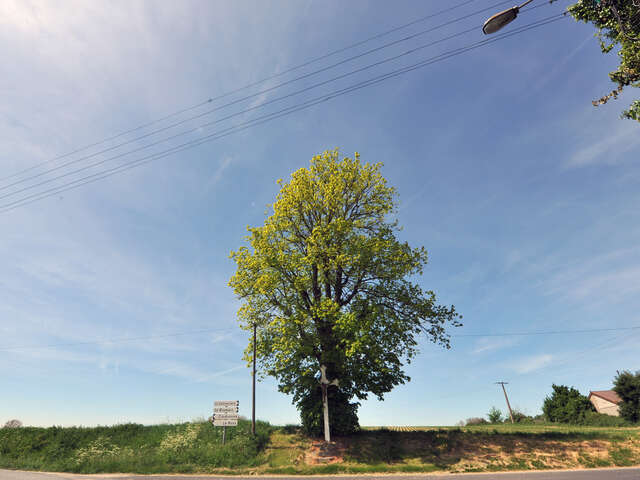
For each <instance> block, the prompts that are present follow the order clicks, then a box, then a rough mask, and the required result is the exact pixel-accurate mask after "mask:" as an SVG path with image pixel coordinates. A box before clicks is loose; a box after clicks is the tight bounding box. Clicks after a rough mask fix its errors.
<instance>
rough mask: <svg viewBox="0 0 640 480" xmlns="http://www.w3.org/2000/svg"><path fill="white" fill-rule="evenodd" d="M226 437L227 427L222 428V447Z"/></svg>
mask: <svg viewBox="0 0 640 480" xmlns="http://www.w3.org/2000/svg"><path fill="white" fill-rule="evenodd" d="M226 436H227V427H222V444H223V445H224V441H225V439H226Z"/></svg>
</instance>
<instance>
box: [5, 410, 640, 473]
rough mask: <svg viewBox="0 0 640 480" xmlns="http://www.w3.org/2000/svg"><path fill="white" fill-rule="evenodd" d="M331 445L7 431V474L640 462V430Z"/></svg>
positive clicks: (291, 435) (524, 428)
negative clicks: (324, 447) (18, 471)
mask: <svg viewBox="0 0 640 480" xmlns="http://www.w3.org/2000/svg"><path fill="white" fill-rule="evenodd" d="M334 440H335V444H334V446H333V448H332V449H331V450H330V451H329V452H323V451H321V448H320V447H321V445H322V442H321V441H320V440H319V439H312V438H308V437H305V436H304V435H302V434H301V433H300V432H299V431H298V430H297V429H296V428H295V427H273V426H271V425H269V424H267V423H264V422H259V424H258V436H257V438H255V439H254V438H252V437H251V435H250V424H249V422H247V421H241V422H240V423H239V426H238V427H237V428H228V429H227V444H226V445H222V443H221V429H220V428H215V429H214V428H213V427H212V426H211V425H209V424H207V423H186V424H180V425H155V426H143V425H134V424H129V425H116V426H113V427H97V428H77V427H74V428H60V427H52V428H32V427H23V428H18V429H0V468H14V469H25V470H49V471H69V472H80V473H99V472H121V473H177V472H182V473H234V474H268V473H273V474H313V473H316V474H322V473H324V474H330V473H367V472H431V471H449V472H491V471H507V470H541V469H563V468H592V467H607V466H633V465H640V427H635V428H611V427H579V426H570V425H549V424H546V425H522V424H515V425H511V424H498V425H482V426H471V427H464V428H458V427H428V426H423V427H419V426H415V427H400V426H397V427H364V428H363V429H362V431H361V432H360V433H358V434H355V435H353V436H350V437H342V438H341V437H338V438H335V439H334Z"/></svg>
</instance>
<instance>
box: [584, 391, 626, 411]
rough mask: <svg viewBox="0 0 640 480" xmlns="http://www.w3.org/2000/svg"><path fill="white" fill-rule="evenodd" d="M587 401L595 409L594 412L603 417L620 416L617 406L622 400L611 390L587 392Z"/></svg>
mask: <svg viewBox="0 0 640 480" xmlns="http://www.w3.org/2000/svg"><path fill="white" fill-rule="evenodd" d="M589 401H590V402H591V403H593V406H594V407H596V412H598V413H604V414H605V415H613V416H614V417H619V416H620V411H619V409H618V404H619V403H620V402H621V401H622V399H621V398H620V397H619V396H618V394H617V393H616V392H614V391H613V390H596V391H593V392H589Z"/></svg>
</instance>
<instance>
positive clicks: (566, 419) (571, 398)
mask: <svg viewBox="0 0 640 480" xmlns="http://www.w3.org/2000/svg"><path fill="white" fill-rule="evenodd" d="M552 388H553V393H552V394H551V396H550V397H547V398H545V399H544V404H543V405H542V411H543V412H544V415H545V417H546V418H547V420H549V421H550V422H560V423H573V424H584V423H585V421H586V420H585V419H586V415H587V412H593V411H594V410H595V408H594V407H593V405H592V404H591V402H590V401H589V399H588V398H587V397H585V396H584V395H582V394H581V393H580V392H579V391H578V390H576V389H575V388H573V387H567V386H565V385H555V384H553V385H552Z"/></svg>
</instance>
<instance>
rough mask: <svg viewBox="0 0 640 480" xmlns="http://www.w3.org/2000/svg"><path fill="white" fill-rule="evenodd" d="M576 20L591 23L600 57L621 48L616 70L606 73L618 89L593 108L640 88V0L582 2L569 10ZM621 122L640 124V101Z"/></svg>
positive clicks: (637, 101) (623, 113)
mask: <svg viewBox="0 0 640 480" xmlns="http://www.w3.org/2000/svg"><path fill="white" fill-rule="evenodd" d="M569 12H570V13H571V15H572V16H573V17H574V18H575V19H576V20H580V21H583V22H590V23H593V25H594V26H595V27H596V28H597V29H598V33H597V36H598V38H599V40H600V49H601V50H602V53H609V52H610V51H611V50H613V49H614V48H615V47H616V46H619V47H620V50H619V52H618V56H619V57H620V64H619V65H618V68H617V69H615V70H614V71H613V72H611V73H609V78H611V81H612V82H614V83H615V84H617V87H616V88H615V89H614V90H612V91H611V92H610V93H608V94H606V95H604V96H603V97H602V98H600V99H598V100H594V101H593V104H594V106H598V105H602V104H604V103H607V101H608V100H609V99H611V98H612V97H613V98H617V97H618V94H619V93H620V92H621V91H622V90H623V89H624V87H627V86H632V87H640V1H639V0H581V1H579V2H578V3H576V4H574V5H572V6H570V7H569ZM622 117H623V118H629V119H632V120H637V121H639V122H640V100H634V101H633V102H632V104H631V106H630V107H629V109H628V110H625V111H623V112H622Z"/></svg>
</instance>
